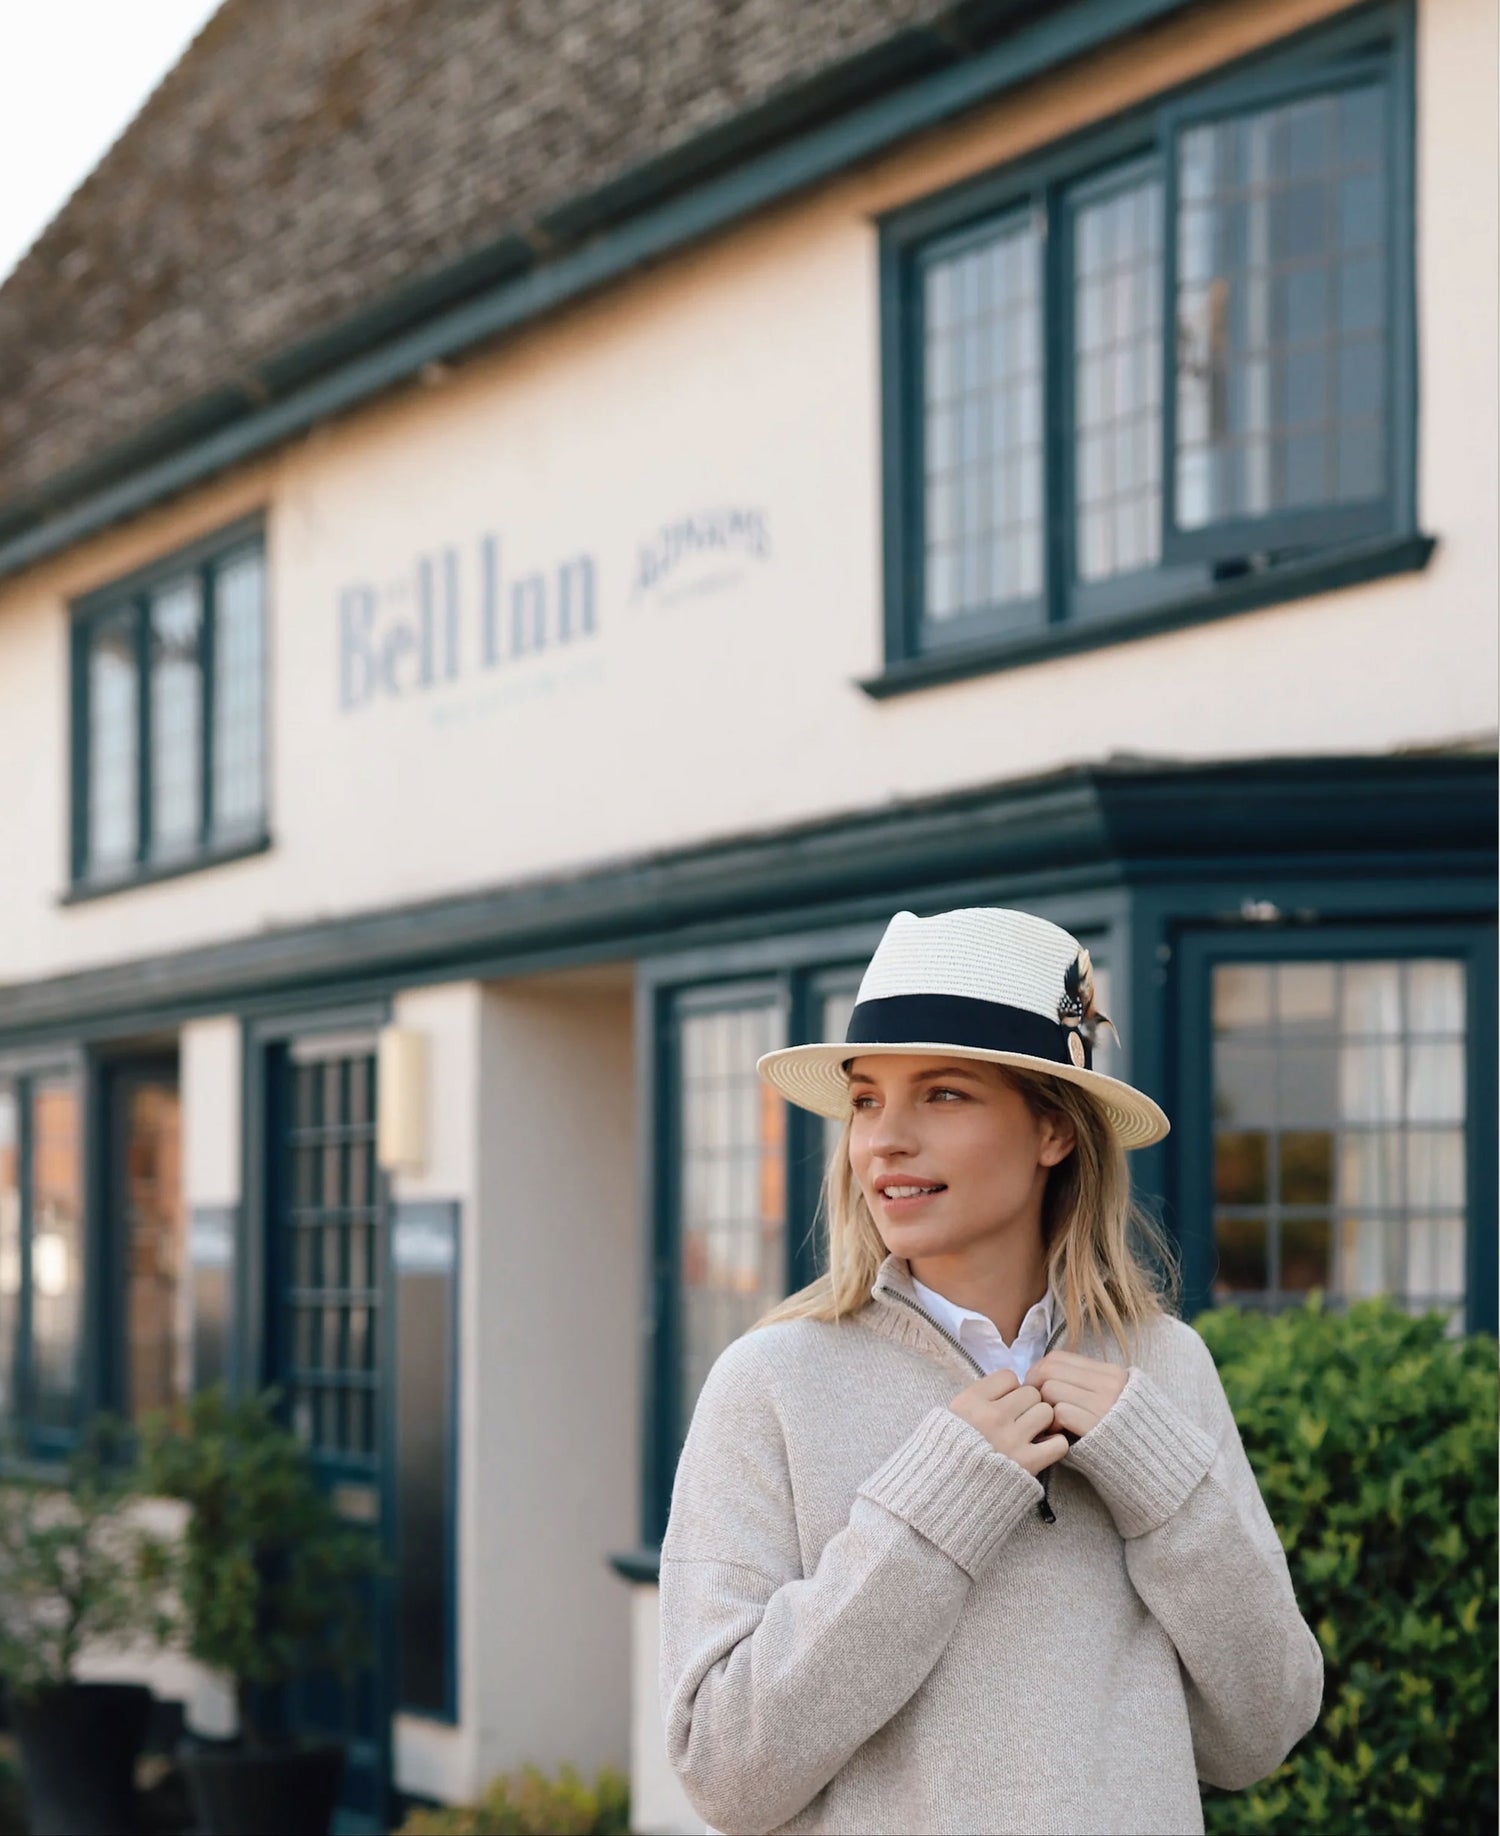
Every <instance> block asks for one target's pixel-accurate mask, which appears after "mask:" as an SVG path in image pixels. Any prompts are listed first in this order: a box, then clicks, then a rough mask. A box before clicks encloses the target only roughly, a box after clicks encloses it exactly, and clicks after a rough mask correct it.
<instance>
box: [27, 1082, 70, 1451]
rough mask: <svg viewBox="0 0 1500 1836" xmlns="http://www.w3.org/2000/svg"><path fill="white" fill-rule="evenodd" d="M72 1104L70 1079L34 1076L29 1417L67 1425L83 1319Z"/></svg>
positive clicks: (55, 1425)
mask: <svg viewBox="0 0 1500 1836" xmlns="http://www.w3.org/2000/svg"><path fill="white" fill-rule="evenodd" d="M78 1131H79V1104H78V1095H77V1091H76V1089H75V1087H74V1084H73V1082H72V1080H71V1079H60V1078H59V1079H38V1080H37V1082H36V1084H35V1086H34V1087H33V1092H32V1100H31V1207H30V1214H31V1346H32V1384H33V1411H32V1413H33V1418H34V1421H35V1424H36V1426H37V1427H39V1428H43V1429H49V1428H50V1429H68V1428H71V1427H73V1425H74V1422H75V1417H76V1413H77V1405H78V1381H79V1369H78V1366H79V1351H80V1343H81V1327H82V1323H83V1233H82V1208H81V1205H80V1191H79V1177H80V1166H81V1161H80V1153H79V1146H80V1143H79V1132H78Z"/></svg>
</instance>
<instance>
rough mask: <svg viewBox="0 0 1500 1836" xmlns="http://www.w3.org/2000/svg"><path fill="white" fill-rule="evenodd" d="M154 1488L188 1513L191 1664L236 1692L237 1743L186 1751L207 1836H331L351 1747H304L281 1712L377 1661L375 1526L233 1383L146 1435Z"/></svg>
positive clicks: (273, 1414)
mask: <svg viewBox="0 0 1500 1836" xmlns="http://www.w3.org/2000/svg"><path fill="white" fill-rule="evenodd" d="M142 1449H143V1470H144V1476H145V1481H146V1484H147V1486H148V1488H149V1489H150V1490H151V1491H153V1492H155V1493H159V1494H161V1495H162V1496H164V1497H169V1498H178V1499H181V1500H182V1501H183V1502H184V1503H186V1504H187V1505H188V1506H189V1515H188V1520H187V1523H186V1525H185V1527H184V1529H183V1533H182V1537H181V1540H180V1542H179V1544H178V1546H177V1550H176V1552H175V1556H174V1562H173V1580H174V1584H175V1587H176V1591H177V1595H178V1599H179V1601H180V1605H181V1614H182V1622H181V1623H182V1631H181V1636H182V1643H183V1645H184V1647H185V1649H186V1650H187V1651H188V1653H189V1654H190V1655H191V1656H192V1657H194V1658H196V1659H197V1660H198V1661H199V1662H200V1663H201V1664H204V1665H206V1666H207V1667H208V1668H209V1669H211V1670H216V1671H219V1672H221V1673H223V1674H225V1675H226V1676H227V1677H228V1678H229V1680H230V1682H231V1683H232V1685H233V1689H234V1697H235V1705H236V1709H237V1712H238V1729H239V1731H238V1734H237V1736H236V1738H235V1739H234V1740H233V1741H232V1742H228V1743H225V1742H215V1743H210V1744H204V1743H200V1744H197V1745H194V1744H192V1743H189V1744H188V1745H187V1746H185V1747H184V1749H183V1751H182V1755H181V1758H182V1765H183V1770H184V1772H185V1774H186V1777H187V1783H188V1791H189V1794H190V1795H191V1797H192V1800H193V1805H194V1809H195V1810H196V1812H197V1815H198V1822H199V1828H200V1830H201V1831H202V1832H204V1836H260V1833H261V1832H264V1831H266V1830H276V1831H278V1832H282V1833H284V1836H327V1831H328V1828H329V1825H330V1823H331V1821H332V1818H333V1812H334V1807H335V1805H336V1803H337V1800H338V1795H339V1787H340V1784H341V1781H342V1778H343V1769H344V1757H345V1755H344V1747H343V1745H342V1744H341V1743H338V1742H330V1741H318V1742H313V1743H299V1742H297V1741H296V1740H294V1739H292V1738H290V1737H289V1736H287V1735H286V1733H285V1731H284V1729H283V1728H282V1727H281V1726H280V1725H279V1720H278V1717H277V1716H276V1714H275V1704H276V1692H277V1691H279V1690H280V1689H282V1688H283V1687H284V1686H285V1685H287V1684H289V1683H292V1682H295V1681H296V1680H297V1679H299V1678H303V1677H310V1676H314V1675H317V1674H320V1673H328V1672H332V1673H334V1674H336V1675H341V1676H343V1677H346V1678H347V1677H349V1676H350V1675H352V1673H353V1671H354V1670H355V1669H356V1668H357V1667H358V1665H359V1664H360V1663H361V1662H362V1661H364V1659H365V1658H366V1656H367V1654H368V1650H369V1641H368V1631H367V1626H366V1613H365V1609H364V1599H363V1587H362V1584H364V1583H365V1582H367V1581H369V1580H370V1579H372V1578H373V1577H374V1575H375V1574H376V1573H377V1572H378V1571H379V1567H380V1563H379V1558H378V1553H377V1551H376V1549H375V1547H374V1544H373V1541H372V1539H371V1537H370V1535H369V1533H368V1531H360V1530H357V1529H353V1528H351V1527H350V1526H349V1525H348V1524H347V1523H345V1522H344V1520H343V1519H342V1518H341V1517H340V1516H339V1515H338V1513H337V1511H336V1510H335V1508H334V1506H333V1503H332V1501H331V1500H330V1499H329V1497H328V1496H327V1494H326V1493H325V1492H324V1491H323V1490H322V1489H321V1488H320V1487H319V1485H318V1482H317V1478H316V1475H315V1474H314V1472H313V1470H312V1466H311V1464H310V1462H309V1460H308V1458H307V1454H306V1451H305V1449H304V1448H303V1446H302V1443H301V1442H300V1441H299V1440H298V1439H297V1437H296V1436H295V1435H294V1434H293V1433H292V1432H291V1430H290V1429H288V1428H286V1427H285V1426H284V1425H283V1424H282V1423H281V1421H280V1420H279V1419H278V1415H277V1397H276V1393H275V1392H274V1391H267V1392H265V1393H263V1394H261V1395H256V1396H245V1397H240V1398H231V1397H230V1396H229V1395H228V1394H227V1393H226V1391H225V1390H224V1389H223V1387H222V1386H219V1387H216V1388H214V1389H211V1390H205V1391H203V1392H201V1393H200V1394H199V1395H198V1396H196V1397H194V1399H193V1400H192V1402H191V1403H190V1404H189V1405H188V1406H187V1408H186V1409H185V1411H184V1412H183V1413H182V1414H181V1416H180V1417H179V1418H177V1419H175V1420H174V1419H172V1418H169V1417H167V1416H165V1415H158V1416H156V1417H154V1418H153V1419H151V1420H150V1421H148V1422H147V1423H146V1424H145V1425H144V1427H143V1431H142Z"/></svg>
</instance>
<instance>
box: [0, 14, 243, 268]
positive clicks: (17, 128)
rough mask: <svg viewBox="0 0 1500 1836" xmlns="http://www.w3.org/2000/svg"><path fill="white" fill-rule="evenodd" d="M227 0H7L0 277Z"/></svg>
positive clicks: (1, 68)
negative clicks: (219, 2) (202, 26)
mask: <svg viewBox="0 0 1500 1836" xmlns="http://www.w3.org/2000/svg"><path fill="white" fill-rule="evenodd" d="M217 8H218V0H0V280H3V279H4V277H5V276H6V275H8V274H9V273H10V271H11V269H12V268H14V267H15V265H16V263H17V262H18V261H19V260H20V258H21V257H22V255H24V254H25V253H26V251H27V249H29V248H30V247H31V245H32V243H33V242H35V240H36V239H37V237H38V236H39V235H40V234H41V233H42V231H43V230H44V229H45V228H46V227H47V225H48V224H49V223H50V222H51V221H52V219H53V218H54V217H55V216H56V215H57V213H58V211H59V210H61V209H62V207H63V205H64V204H65V203H66V202H67V200H68V198H69V197H70V196H71V195H72V193H73V192H74V191H75V190H76V189H77V187H78V186H79V185H80V184H81V183H82V182H83V180H84V179H85V178H87V177H88V175H89V173H90V172H91V171H92V170H93V169H94V167H95V166H96V165H98V163H99V161H100V159H101V158H102V157H103V155H104V154H105V153H106V152H107V151H108V149H109V148H110V147H111V146H112V145H113V143H114V142H115V140H117V139H118V138H119V135H120V131H121V129H122V128H124V127H125V126H126V124H127V123H128V122H129V121H130V120H131V119H132V118H133V117H134V115H135V114H136V112H137V110H138V109H139V108H140V106H141V104H142V103H143V102H144V101H145V100H146V97H147V96H148V95H150V93H151V91H152V90H153V89H155V87H156V85H157V84H158V83H159V82H160V81H161V79H162V78H163V77H164V76H165V75H166V73H167V72H168V71H169V70H170V69H171V68H172V66H173V64H175V63H176V62H177V59H178V57H179V56H180V55H181V53H182V52H183V50H185V49H186V47H187V45H188V43H189V42H190V41H191V40H192V38H193V37H194V35H195V34H196V33H197V31H198V28H199V27H200V26H201V25H202V24H203V22H204V21H205V20H206V19H208V18H210V17H211V16H212V15H213V14H214V12H215V11H217Z"/></svg>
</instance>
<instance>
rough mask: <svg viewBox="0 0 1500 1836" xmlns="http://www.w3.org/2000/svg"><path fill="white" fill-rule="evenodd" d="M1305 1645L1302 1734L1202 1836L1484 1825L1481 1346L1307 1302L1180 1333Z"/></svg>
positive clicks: (1224, 1797)
mask: <svg viewBox="0 0 1500 1836" xmlns="http://www.w3.org/2000/svg"><path fill="white" fill-rule="evenodd" d="M1196 1324H1197V1327H1198V1330H1199V1331H1200V1332H1201V1333H1202V1335H1203V1337H1204V1339H1205V1341H1206V1342H1207V1344H1208V1347H1209V1350H1210V1351H1211V1352H1212V1354H1213V1357H1214V1361H1215V1363H1216V1364H1217V1365H1218V1368H1219V1374H1220V1376H1221V1377H1222V1378H1223V1381H1224V1388H1225V1390H1226V1392H1227V1393H1228V1396H1229V1401H1230V1404H1231V1406H1232V1407H1233V1409H1234V1413H1235V1418H1236V1420H1237V1421H1238V1423H1239V1427H1240V1432H1241V1434H1242V1436H1243V1437H1244V1442H1245V1448H1246V1451H1247V1453H1248V1454H1249V1456H1250V1463H1251V1465H1252V1466H1253V1467H1254V1469H1255V1473H1256V1477H1257V1478H1258V1479H1259V1481H1260V1487H1261V1491H1262V1493H1263V1494H1264V1496H1265V1501H1266V1505H1267V1507H1268V1509H1269V1510H1270V1513H1271V1517H1272V1519H1273V1520H1274V1522H1275V1524H1276V1526H1277V1528H1278V1530H1279V1531H1280V1533H1281V1540H1282V1543H1283V1544H1284V1545H1285V1547H1286V1550H1287V1556H1288V1560H1289V1562H1290V1565H1291V1571H1292V1579H1293V1582H1294V1584H1295V1586H1296V1589H1297V1598H1298V1601H1299V1603H1300V1605H1301V1608H1302V1612H1303V1615H1304V1617H1305V1618H1306V1619H1307V1622H1308V1624H1309V1625H1310V1626H1312V1628H1313V1630H1314V1631H1315V1632H1316V1633H1317V1636H1318V1641H1319V1643H1320V1644H1321V1646H1322V1648H1323V1657H1324V1663H1325V1668H1326V1677H1325V1684H1324V1691H1323V1713H1322V1716H1321V1718H1320V1719H1319V1721H1318V1724H1317V1726H1316V1727H1315V1728H1314V1729H1313V1730H1312V1732H1311V1733H1310V1734H1308V1735H1307V1737H1306V1738H1305V1739H1304V1740H1303V1741H1302V1742H1301V1743H1300V1744H1299V1745H1298V1747H1297V1748H1296V1749H1295V1751H1294V1752H1293V1753H1292V1755H1291V1757H1290V1758H1289V1759H1288V1760H1287V1761H1286V1763H1285V1764H1284V1765H1282V1766H1281V1767H1280V1768H1279V1769H1278V1770H1277V1771H1276V1772H1275V1773H1274V1774H1272V1776H1271V1777H1270V1778H1268V1779H1264V1780H1262V1781H1261V1782H1260V1783H1259V1784H1258V1785H1256V1786H1254V1787H1253V1788H1252V1789H1251V1790H1249V1791H1245V1792H1239V1793H1233V1794H1231V1793H1217V1792H1213V1791H1206V1792H1205V1796H1204V1815H1205V1819H1206V1822H1207V1827H1208V1830H1209V1832H1210V1833H1211V1836H1230V1833H1231V1832H1242V1831H1256V1830H1276V1831H1291V1830H1296V1831H1299V1832H1300V1831H1308V1832H1315V1831H1325V1830H1326V1831H1330V1832H1331V1831H1337V1832H1339V1833H1340V1836H1346V1833H1347V1836H1366V1833H1368V1836H1390V1833H1391V1832H1399V1831H1415V1832H1421V1836H1441V1833H1446V1832H1449V1831H1452V1832H1454V1836H1458V1833H1459V1832H1463V1833H1464V1836H1468V1832H1471V1831H1474V1830H1480V1829H1491V1830H1492V1829H1494V1828H1495V1819H1496V1688H1495V1672H1496V1585H1495V1573H1496V1557H1497V1548H1496V1346H1495V1341H1494V1340H1493V1339H1491V1338H1487V1337H1482V1336H1476V1337H1473V1338H1468V1339H1450V1338H1446V1337H1445V1336H1444V1322H1443V1320H1442V1318H1441V1317H1440V1316H1439V1315H1437V1314H1429V1315H1427V1316H1425V1317H1423V1318H1418V1319H1414V1318H1412V1317H1411V1316H1409V1315H1407V1314H1405V1313H1403V1312H1401V1311H1399V1310H1398V1309H1397V1308H1396V1307H1394V1306H1393V1305H1392V1304H1391V1303H1390V1302H1388V1301H1365V1302H1361V1303H1359V1304H1358V1305H1357V1306H1354V1307H1351V1308H1350V1309H1348V1311H1347V1312H1344V1313H1331V1312H1328V1311H1325V1310H1324V1308H1323V1307H1322V1305H1321V1303H1320V1301H1319V1299H1318V1297H1316V1296H1314V1298H1313V1300H1312V1302H1311V1303H1310V1304H1309V1305H1308V1306H1306V1307H1303V1308H1299V1309H1297V1310H1295V1311H1292V1312H1289V1313H1284V1314H1281V1315H1280V1316H1279V1317H1275V1318H1268V1317H1266V1316H1264V1315H1258V1314H1251V1313H1239V1312H1236V1311H1234V1310H1232V1309H1229V1308H1222V1309H1215V1310H1214V1311H1213V1312H1210V1313H1208V1314H1205V1315H1204V1316H1203V1317H1202V1318H1201V1319H1199V1320H1198V1321H1197V1322H1196Z"/></svg>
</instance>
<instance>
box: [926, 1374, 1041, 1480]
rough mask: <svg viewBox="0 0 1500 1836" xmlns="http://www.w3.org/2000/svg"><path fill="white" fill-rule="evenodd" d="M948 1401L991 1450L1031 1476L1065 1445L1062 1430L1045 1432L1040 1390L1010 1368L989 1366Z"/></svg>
mask: <svg viewBox="0 0 1500 1836" xmlns="http://www.w3.org/2000/svg"><path fill="white" fill-rule="evenodd" d="M948 1407H949V1408H950V1409H951V1410H952V1411H953V1413H954V1414H955V1415H957V1416H961V1417H962V1418H963V1420H964V1421H966V1422H968V1424H969V1425H970V1427H973V1428H977V1429H978V1430H979V1432H980V1433H981V1434H982V1435H983V1436H984V1438H985V1439H986V1440H987V1441H988V1442H989V1444H990V1446H991V1447H993V1448H994V1450H995V1452H996V1453H1003V1454H1006V1455H1008V1456H1009V1457H1010V1458H1011V1459H1012V1460H1014V1461H1015V1463H1016V1465H1017V1466H1022V1467H1024V1468H1025V1469H1026V1471H1027V1472H1028V1473H1030V1474H1031V1476H1032V1477H1033V1478H1035V1477H1036V1475H1037V1474H1038V1473H1039V1472H1041V1471H1042V1469H1043V1467H1047V1466H1051V1465H1052V1464H1053V1463H1054V1461H1057V1460H1060V1459H1061V1458H1062V1457H1063V1455H1064V1454H1065V1453H1066V1452H1067V1451H1068V1438H1067V1436H1066V1435H1065V1434H1062V1433H1057V1434H1053V1435H1048V1434H1047V1430H1048V1429H1049V1428H1050V1427H1051V1426H1052V1405H1051V1403H1049V1402H1043V1400H1042V1393H1041V1391H1040V1390H1037V1389H1033V1388H1032V1386H1031V1385H1030V1384H1029V1383H1022V1382H1021V1380H1020V1378H1019V1377H1017V1375H1016V1374H1015V1372H1014V1371H991V1372H990V1374H989V1376H987V1377H981V1378H980V1379H979V1380H978V1382H977V1383H971V1384H970V1385H969V1387H968V1389H966V1390H960V1391H959V1393H958V1394H957V1396H955V1397H954V1398H953V1401H952V1402H951V1403H949V1405H948ZM1039 1436H1041V1437H1044V1438H1042V1439H1039V1438H1038V1437H1039Z"/></svg>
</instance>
